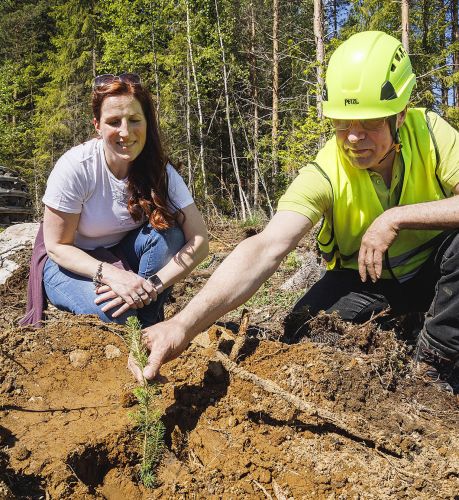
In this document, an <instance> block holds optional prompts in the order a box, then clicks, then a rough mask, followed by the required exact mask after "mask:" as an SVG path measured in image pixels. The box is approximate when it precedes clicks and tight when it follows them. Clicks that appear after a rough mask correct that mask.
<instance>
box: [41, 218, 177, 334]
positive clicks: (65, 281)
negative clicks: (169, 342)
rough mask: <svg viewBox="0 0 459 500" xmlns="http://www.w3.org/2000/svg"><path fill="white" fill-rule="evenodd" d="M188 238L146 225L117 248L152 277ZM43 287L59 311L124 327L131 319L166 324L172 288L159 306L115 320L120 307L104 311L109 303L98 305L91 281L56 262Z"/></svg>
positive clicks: (132, 311) (48, 263)
mask: <svg viewBox="0 0 459 500" xmlns="http://www.w3.org/2000/svg"><path fill="white" fill-rule="evenodd" d="M184 244H185V237H184V236H183V232H182V230H181V229H180V228H178V227H172V228H169V229H166V230H164V231H158V230H156V229H153V228H152V227H151V225H150V224H145V225H143V226H141V227H140V228H138V229H134V230H133V231H130V232H129V233H128V234H127V235H126V236H125V237H124V238H123V239H122V240H121V241H120V242H119V243H118V245H116V247H117V249H119V250H121V252H122V254H123V255H124V257H125V258H126V260H127V262H128V264H129V266H130V268H131V270H132V271H133V272H135V273H137V274H138V275H139V276H142V277H148V276H151V275H152V274H155V273H156V272H158V271H159V270H160V269H161V268H162V267H163V266H165V265H166V264H167V263H168V262H169V261H170V260H171V258H172V257H173V256H174V255H175V254H176V253H177V252H178V251H179V250H180V249H181V248H182V247H183V245H184ZM43 284H44V287H45V292H46V296H47V298H48V300H49V301H50V302H51V303H52V304H53V305H55V306H56V307H57V308H58V309H61V310H63V311H70V312H72V313H74V314H97V315H98V316H99V318H100V319H101V320H102V321H105V322H115V323H119V324H124V323H125V322H126V319H127V318H128V317H129V316H137V317H138V318H139V321H140V322H141V324H142V326H143V327H146V326H150V325H153V324H155V323H157V322H158V321H160V320H162V317H163V306H164V303H165V301H166V300H167V298H168V296H169V293H170V288H168V289H166V290H164V292H163V293H161V294H160V295H159V296H158V299H157V300H156V302H152V303H151V304H149V305H148V306H144V307H143V308H141V309H130V310H129V311H127V312H126V313H124V314H122V315H121V316H119V317H118V318H113V317H112V313H114V312H115V311H116V309H117V307H115V308H113V309H111V310H110V311H107V312H102V310H101V308H102V307H103V305H104V304H105V303H106V302H104V303H102V304H94V300H95V299H96V297H97V294H96V292H95V289H94V284H93V282H92V279H91V278H85V277H83V276H80V275H78V274H75V273H72V272H71V271H68V270H67V269H64V268H62V267H60V266H58V265H57V264H56V263H55V262H54V261H53V260H51V259H49V258H48V260H47V261H46V264H45V268H44V271H43Z"/></svg>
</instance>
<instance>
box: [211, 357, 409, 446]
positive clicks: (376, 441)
mask: <svg viewBox="0 0 459 500" xmlns="http://www.w3.org/2000/svg"><path fill="white" fill-rule="evenodd" d="M215 358H216V360H217V361H220V362H221V363H222V365H223V366H224V367H225V368H226V370H227V371H228V372H229V373H232V374H233V375H236V376H237V377H239V378H240V379H242V380H246V381H247V382H251V383H252V384H254V385H256V386H258V387H260V388H261V389H263V390H264V391H266V392H269V393H270V394H274V395H276V396H278V397H280V398H282V399H283V400H284V401H287V402H288V403H290V404H291V405H292V406H293V407H295V408H296V409H297V410H300V411H301V412H303V413H306V414H307V415H308V416H310V417H317V418H320V419H321V420H324V421H325V422H329V423H331V424H333V425H334V426H335V427H336V428H338V429H340V430H341V431H344V433H345V434H348V435H351V436H353V437H354V438H356V439H358V440H360V441H363V442H365V443H367V444H370V443H371V444H373V445H374V447H375V448H379V449H380V450H381V451H383V452H384V451H386V452H390V453H392V454H394V455H396V456H400V451H399V449H398V448H397V447H395V446H393V445H391V444H390V443H386V442H381V439H380V438H378V437H370V436H365V435H363V434H362V433H361V431H360V429H356V428H354V427H353V426H352V425H349V424H347V423H346V422H344V421H343V420H341V419H339V418H337V417H336V416H335V415H334V414H333V413H332V412H331V411H329V410H326V409H324V408H318V407H317V406H316V405H313V404H311V403H307V402H306V401H303V400H302V399H300V398H299V397H298V396H295V395H294V394H291V393H290V392H287V391H286V390H284V389H282V387H280V386H278V385H277V384H276V383H274V382H273V381H271V380H266V379H262V378H261V377H258V376H257V375H255V374H254V373H251V372H249V371H247V370H245V369H244V368H241V367H240V366H238V365H237V364H236V363H235V362H234V361H232V360H231V359H229V358H228V356H226V355H225V354H223V353H222V352H220V351H218V350H217V351H216V353H215ZM374 433H375V434H376V431H374Z"/></svg>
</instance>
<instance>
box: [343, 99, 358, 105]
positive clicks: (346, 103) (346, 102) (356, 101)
mask: <svg viewBox="0 0 459 500" xmlns="http://www.w3.org/2000/svg"><path fill="white" fill-rule="evenodd" d="M358 103H359V100H358V99H344V105H345V106H347V105H348V104H358Z"/></svg>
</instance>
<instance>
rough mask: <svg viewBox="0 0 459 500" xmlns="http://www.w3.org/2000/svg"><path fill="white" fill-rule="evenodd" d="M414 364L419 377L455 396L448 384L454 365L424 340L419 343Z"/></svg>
mask: <svg viewBox="0 0 459 500" xmlns="http://www.w3.org/2000/svg"><path fill="white" fill-rule="evenodd" d="M414 362H415V373H416V375H417V377H419V378H420V379H421V380H423V381H424V382H427V383H428V384H430V385H432V386H433V387H436V388H437V389H438V390H440V391H445V392H449V393H450V394H454V390H453V388H452V387H451V385H450V384H449V383H448V379H449V378H450V377H451V375H452V373H453V369H454V363H453V362H452V361H451V360H450V359H448V358H446V357H445V356H443V355H442V354H441V353H440V352H439V351H437V350H436V349H434V348H433V347H431V346H429V345H428V344H427V342H426V341H425V340H424V339H423V340H421V339H420V341H419V342H418V346H417V348H416V354H415V357H414Z"/></svg>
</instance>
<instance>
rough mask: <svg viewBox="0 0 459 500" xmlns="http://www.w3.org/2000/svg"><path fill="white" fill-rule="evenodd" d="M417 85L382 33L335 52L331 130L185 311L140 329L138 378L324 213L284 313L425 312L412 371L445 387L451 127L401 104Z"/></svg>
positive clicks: (456, 320) (456, 183)
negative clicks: (314, 255) (320, 261)
mask: <svg viewBox="0 0 459 500" xmlns="http://www.w3.org/2000/svg"><path fill="white" fill-rule="evenodd" d="M415 80H416V79H415V75H414V74H413V71H412V68H411V62H410V59H409V57H408V55H407V53H406V51H405V50H404V49H403V47H402V45H401V44H400V42H399V41H397V40H396V39H395V38H393V37H391V36H389V35H387V34H385V33H382V32H377V31H373V32H372V31H369V32H363V33H359V34H356V35H354V36H352V37H350V38H349V39H348V40H347V41H346V42H344V43H343V44H342V45H341V46H340V47H339V48H338V49H337V50H336V51H335V53H334V54H333V55H332V57H331V59H330V63H329V66H328V69H327V76H326V88H325V92H324V103H323V110H324V115H325V116H327V117H329V118H331V120H332V122H333V125H334V128H335V135H334V136H333V137H332V139H330V140H329V141H328V142H327V144H326V145H325V147H324V148H323V149H322V150H321V151H319V153H318V155H317V157H316V160H315V161H314V162H311V163H310V164H308V165H307V166H305V167H304V168H303V169H301V171H300V174H299V175H298V177H297V178H296V179H295V180H294V181H293V183H292V185H291V186H290V187H289V188H288V190H287V192H286V193H285V194H284V196H283V197H282V198H281V199H280V201H279V206H278V211H277V213H276V214H275V216H274V217H273V219H272V220H271V221H270V222H269V224H268V225H267V227H266V228H265V229H264V231H263V232H262V233H260V234H257V235H255V236H253V237H251V238H248V239H246V240H245V241H243V242H242V243H240V244H239V245H238V247H237V248H236V249H235V250H234V251H233V252H232V253H231V254H230V255H229V256H228V257H227V259H226V260H225V261H224V262H223V263H222V264H221V266H220V267H219V268H218V269H217V270H216V271H215V273H214V274H213V276H212V277H211V278H210V279H209V281H208V283H207V284H206V286H205V287H204V288H203V289H202V290H201V291H200V293H199V294H198V295H197V296H196V297H194V298H193V300H191V302H190V303H189V304H188V306H187V307H186V308H185V309H184V310H183V311H181V312H180V313H179V314H177V315H176V316H175V317H174V318H172V319H170V320H169V321H166V322H164V323H160V324H158V325H155V326H153V327H150V328H148V329H146V330H145V333H144V340H145V342H146V345H147V346H148V348H149V349H150V350H151V353H150V357H149V363H148V365H147V367H146V368H145V370H144V372H143V375H144V376H145V377H146V378H147V379H151V378H153V377H155V376H156V375H157V374H158V371H159V368H160V366H161V365H162V364H163V363H164V362H166V361H168V360H170V359H173V358H175V357H177V356H178V355H179V354H180V353H181V352H182V351H183V350H184V349H185V348H186V346H187V345H188V343H189V342H190V340H191V339H192V338H193V337H194V336H195V335H196V334H197V333H198V332H200V331H202V330H203V329H205V328H206V327H208V326H209V325H210V324H211V323H212V322H214V321H215V320H216V319H218V318H219V317H220V316H222V315H223V314H225V313H226V312H228V311H230V310H232V309H234V308H236V307H237V306H239V305H240V304H242V303H243V302H245V301H246V300H247V299H248V298H249V297H250V296H251V295H253V294H254V293H255V291H256V290H257V289H258V288H259V287H260V285H261V284H262V283H263V282H264V281H265V280H266V279H267V278H268V277H269V276H271V274H273V273H274V271H275V270H276V269H277V267H278V266H279V264H280V263H281V261H282V259H283V258H284V257H285V256H286V255H287V254H288V253H289V252H290V251H291V250H292V249H294V248H295V246H296V245H297V243H298V241H299V240H300V239H301V238H302V237H303V236H304V235H305V234H306V233H307V232H308V231H309V230H310V229H311V228H312V227H313V226H314V225H315V224H316V223H317V222H318V221H319V219H320V218H321V217H322V215H323V216H324V222H323V225H322V228H321V230H320V232H319V235H318V244H319V248H320V250H321V252H322V254H323V256H324V258H325V260H326V262H327V268H328V270H327V272H326V273H325V276H324V277H323V278H322V279H320V280H319V281H318V283H316V284H315V285H314V286H313V287H312V288H311V289H310V290H309V291H308V292H307V293H306V295H305V296H304V297H303V298H302V299H301V300H300V301H299V302H298V304H297V305H296V306H295V309H294V311H298V310H300V309H303V308H304V307H305V306H306V307H307V308H308V309H309V311H310V313H311V314H315V313H316V312H318V311H319V310H322V309H323V310H325V311H326V312H332V311H337V312H338V313H339V314H340V316H341V317H342V318H343V319H345V320H350V321H355V322H362V321H365V320H366V319H368V318H369V317H370V316H371V314H373V313H375V312H378V311H381V310H383V309H386V308H387V307H389V306H390V307H391V309H392V310H393V311H394V312H406V311H428V312H427V315H426V319H425V323H424V326H423V329H422V331H421V333H420V336H419V341H418V347H417V350H416V365H417V369H418V371H419V373H420V375H421V376H422V377H423V378H425V379H426V380H428V381H430V382H432V383H435V384H436V386H438V387H439V388H441V389H445V390H447V391H450V392H452V388H451V386H450V385H449V384H448V382H447V379H448V376H449V374H450V372H451V371H452V369H453V367H454V364H455V362H456V361H457V360H458V358H459V295H458V293H457V291H458V289H459V235H458V232H457V228H459V197H457V196H454V195H456V194H459V133H458V132H457V131H455V130H454V129H453V128H452V127H450V126H449V125H448V124H447V123H446V122H445V121H444V120H442V119H441V118H440V117H439V116H438V115H436V114H435V113H432V112H426V111H425V110H422V109H416V108H415V109H410V110H407V104H408V101H409V99H410V95H411V91H412V89H413V87H414V85H415ZM133 371H134V372H135V374H136V376H137V378H139V379H141V377H142V374H141V373H140V371H139V369H138V368H136V367H134V368H133Z"/></svg>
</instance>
